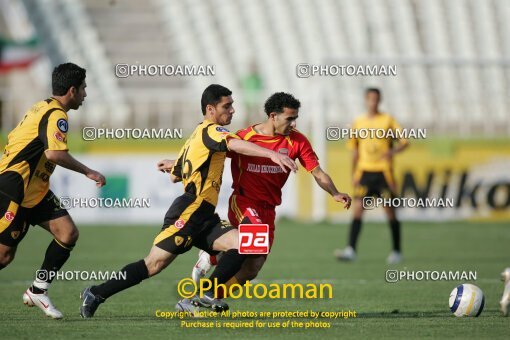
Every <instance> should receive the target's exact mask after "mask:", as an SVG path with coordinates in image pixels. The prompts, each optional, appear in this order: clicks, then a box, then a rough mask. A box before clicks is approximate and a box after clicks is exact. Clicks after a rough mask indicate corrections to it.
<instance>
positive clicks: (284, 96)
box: [264, 92, 301, 116]
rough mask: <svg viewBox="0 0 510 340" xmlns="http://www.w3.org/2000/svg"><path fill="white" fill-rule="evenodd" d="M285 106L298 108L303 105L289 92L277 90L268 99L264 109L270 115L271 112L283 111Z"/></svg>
mask: <svg viewBox="0 0 510 340" xmlns="http://www.w3.org/2000/svg"><path fill="white" fill-rule="evenodd" d="M285 107H286V108H288V109H295V110H297V109H299V108H300V107H301V103H300V102H299V100H297V99H296V98H294V96H293V95H291V94H289V93H285V92H276V93H273V94H272V95H271V97H269V98H268V99H267V100H266V103H265V104H264V111H265V112H266V114H267V115H268V116H269V114H270V113H271V112H278V113H282V112H283V109H284V108H285Z"/></svg>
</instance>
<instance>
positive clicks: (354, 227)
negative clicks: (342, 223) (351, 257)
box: [349, 219, 361, 250]
mask: <svg viewBox="0 0 510 340" xmlns="http://www.w3.org/2000/svg"><path fill="white" fill-rule="evenodd" d="M360 231H361V220H360V219H354V220H352V223H351V230H350V233H349V245H350V246H351V247H352V249H354V250H356V243H357V242H358V237H359V233H360Z"/></svg>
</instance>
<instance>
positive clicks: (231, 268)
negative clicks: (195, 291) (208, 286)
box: [209, 249, 247, 284]
mask: <svg viewBox="0 0 510 340" xmlns="http://www.w3.org/2000/svg"><path fill="white" fill-rule="evenodd" d="M246 256H247V255H243V254H239V251H238V250H237V249H230V250H229V251H226V252H224V253H223V255H222V256H221V259H220V260H219V262H218V265H217V266H216V268H215V269H214V271H213V273H212V274H211V276H210V277H209V280H211V282H212V283H213V284H214V279H217V280H218V281H217V282H218V283H225V282H227V281H228V280H229V279H230V278H232V277H233V276H234V275H235V274H236V273H237V272H238V271H239V269H241V266H242V264H243V262H244V260H245V259H246Z"/></svg>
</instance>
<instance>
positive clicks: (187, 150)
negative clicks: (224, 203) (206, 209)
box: [172, 119, 239, 206]
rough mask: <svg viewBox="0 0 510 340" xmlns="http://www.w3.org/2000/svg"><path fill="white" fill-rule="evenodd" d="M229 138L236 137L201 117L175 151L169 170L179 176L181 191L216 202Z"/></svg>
mask: <svg viewBox="0 0 510 340" xmlns="http://www.w3.org/2000/svg"><path fill="white" fill-rule="evenodd" d="M229 138H236V139H239V137H238V136H236V135H234V134H231V133H230V132H229V131H228V130H227V129H226V128H224V127H223V126H221V125H218V124H216V123H213V122H211V121H209V120H207V119H205V120H204V121H203V122H202V123H200V124H198V126H197V127H196V128H195V130H194V131H193V133H192V134H191V136H190V137H189V138H188V140H187V141H186V143H185V144H184V146H183V147H182V149H181V150H180V151H179V156H178V157H177V162H176V163H175V165H174V167H173V169H172V174H173V175H174V176H176V177H178V178H180V179H182V182H183V185H184V191H185V192H187V193H190V194H193V195H196V196H197V198H199V199H202V200H204V201H206V202H208V203H210V204H212V205H213V206H216V205H217V204H218V195H219V192H220V187H221V178H222V175H223V168H224V164H225V158H226V155H227V151H228V148H227V140H228V139H229Z"/></svg>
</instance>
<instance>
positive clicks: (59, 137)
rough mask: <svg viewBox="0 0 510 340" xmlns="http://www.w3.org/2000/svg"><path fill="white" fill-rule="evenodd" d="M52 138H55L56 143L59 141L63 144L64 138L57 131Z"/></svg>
mask: <svg viewBox="0 0 510 340" xmlns="http://www.w3.org/2000/svg"><path fill="white" fill-rule="evenodd" d="M53 137H55V138H56V139H57V140H58V141H61V142H63V141H64V136H62V134H61V133H60V132H58V131H56V132H55V133H54V134H53Z"/></svg>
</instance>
